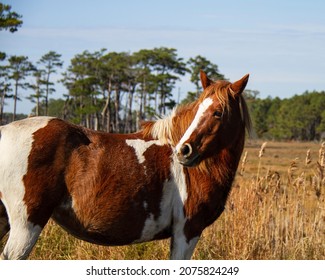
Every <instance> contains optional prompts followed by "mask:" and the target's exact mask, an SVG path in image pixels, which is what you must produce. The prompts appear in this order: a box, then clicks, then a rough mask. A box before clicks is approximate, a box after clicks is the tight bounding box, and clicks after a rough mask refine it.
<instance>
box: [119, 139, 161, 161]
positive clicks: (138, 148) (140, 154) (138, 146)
mask: <svg viewBox="0 0 325 280" xmlns="http://www.w3.org/2000/svg"><path fill="white" fill-rule="evenodd" d="M125 142H126V144H127V145H129V146H130V147H132V148H133V149H134V151H135V154H136V156H137V158H138V161H139V163H140V164H142V163H144V162H145V160H146V159H145V157H144V153H145V151H146V150H147V149H149V148H150V147H151V146H152V145H157V146H162V145H163V143H162V142H161V141H158V140H151V141H144V140H142V139H127V140H126V141H125Z"/></svg>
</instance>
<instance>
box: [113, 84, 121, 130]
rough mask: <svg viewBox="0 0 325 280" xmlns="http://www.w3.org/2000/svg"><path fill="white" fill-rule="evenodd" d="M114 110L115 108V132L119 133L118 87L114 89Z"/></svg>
mask: <svg viewBox="0 0 325 280" xmlns="http://www.w3.org/2000/svg"><path fill="white" fill-rule="evenodd" d="M114 108H115V129H116V131H115V132H117V133H118V132H120V117H119V111H120V89H119V87H118V86H116V88H115V100H114Z"/></svg>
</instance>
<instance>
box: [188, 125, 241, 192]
mask: <svg viewBox="0 0 325 280" xmlns="http://www.w3.org/2000/svg"><path fill="white" fill-rule="evenodd" d="M244 142H245V133H244V131H243V133H241V134H239V136H238V138H237V139H236V140H235V141H233V142H232V144H231V145H229V146H227V147H224V148H221V149H217V150H216V152H215V153H214V154H213V155H212V156H210V157H209V158H207V159H205V160H203V161H202V162H201V163H200V165H199V166H198V167H196V168H189V169H188V170H189V173H191V172H192V173H193V175H194V174H195V176H200V177H204V178H206V180H210V181H211V184H210V185H211V188H212V189H215V185H218V186H222V188H225V190H227V191H229V190H230V188H231V185H232V182H233V180H234V177H235V174H236V170H237V168H238V164H239V161H240V157H241V154H242V151H243V148H244Z"/></svg>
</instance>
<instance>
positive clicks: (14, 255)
mask: <svg viewBox="0 0 325 280" xmlns="http://www.w3.org/2000/svg"><path fill="white" fill-rule="evenodd" d="M8 214H9V220H10V232H9V238H8V240H7V243H6V245H5V248H4V250H3V252H2V254H1V256H0V259H3V260H15V259H17V260H18V259H26V258H27V257H28V256H29V254H30V252H31V250H32V249H33V247H34V245H35V243H36V241H37V239H38V237H39V235H40V233H41V231H42V229H43V228H42V227H40V226H39V225H34V224H33V223H31V222H30V221H28V220H27V219H26V218H25V217H24V216H25V215H22V216H19V215H18V213H10V212H9V211H8Z"/></svg>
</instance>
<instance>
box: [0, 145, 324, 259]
mask: <svg viewBox="0 0 325 280" xmlns="http://www.w3.org/2000/svg"><path fill="white" fill-rule="evenodd" d="M262 144H263V143H262V142H257V141H249V142H248V143H247V145H246V147H245V151H244V153H243V156H242V164H241V166H239V168H238V175H237V177H236V180H235V182H234V185H233V190H232V192H231V194H230V196H229V199H228V203H227V205H226V209H225V211H224V213H223V214H222V215H221V217H220V218H219V219H218V220H217V221H216V222H215V223H214V224H213V225H212V226H210V227H209V228H207V229H206V230H205V232H204V233H203V236H202V238H201V240H200V241H199V244H198V246H197V248H196V250H195V252H194V256H193V258H194V259H318V260H324V259H325V144H324V145H323V149H321V146H320V145H319V144H318V143H276V142H269V143H266V144H265V146H264V150H263V149H261V146H262ZM319 151H323V154H322V153H321V152H319ZM2 245H3V244H2ZM1 247H3V246H1V243H0V250H1V249H2V248H1ZM168 255H169V241H168V240H163V241H155V242H149V243H143V244H137V245H130V246H124V247H104V246H97V245H93V244H90V243H86V242H83V241H80V240H78V239H75V238H73V237H72V236H70V235H68V234H67V233H65V232H64V231H63V230H62V229H61V228H59V227H58V226H56V225H54V223H53V222H50V223H49V224H48V225H47V226H46V228H45V229H44V231H43V233H42V235H41V238H40V239H39V241H38V242H37V244H36V246H35V248H34V250H33V252H32V254H31V256H30V258H31V259H167V258H168Z"/></svg>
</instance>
